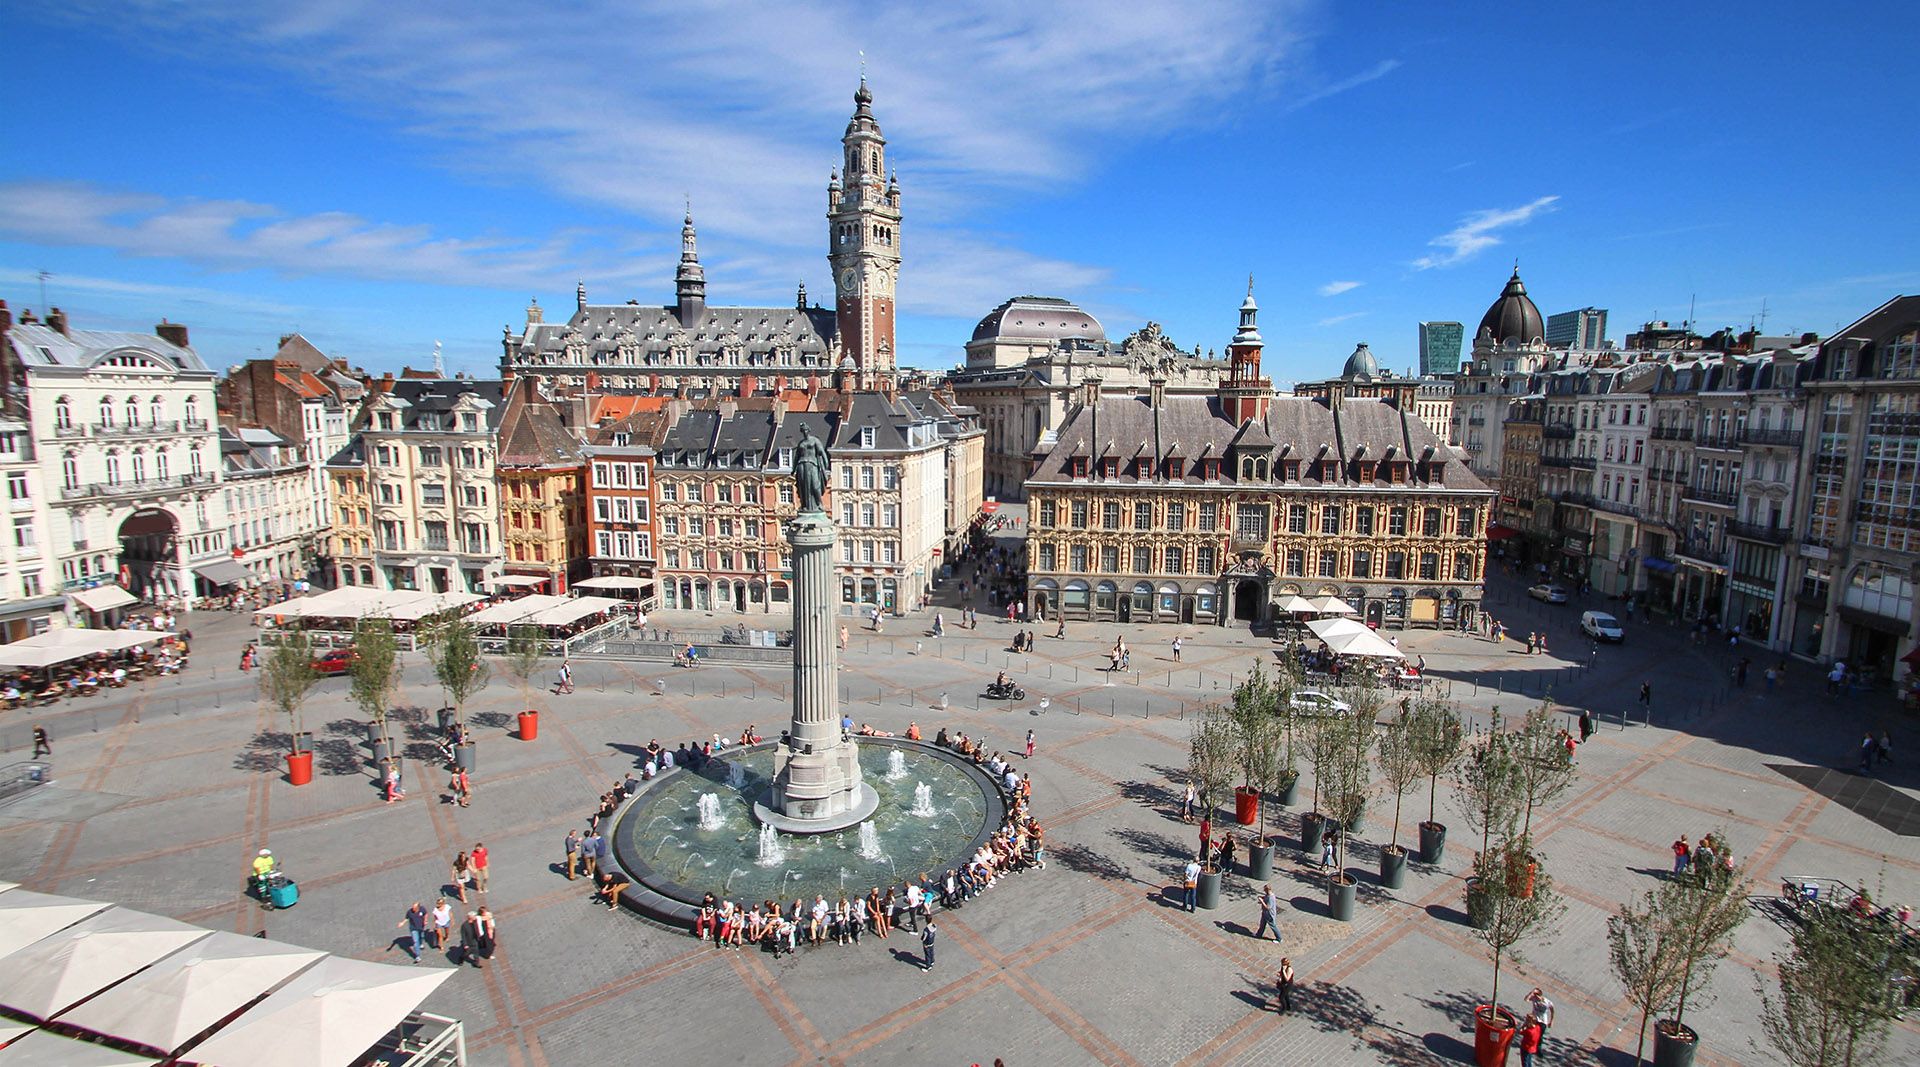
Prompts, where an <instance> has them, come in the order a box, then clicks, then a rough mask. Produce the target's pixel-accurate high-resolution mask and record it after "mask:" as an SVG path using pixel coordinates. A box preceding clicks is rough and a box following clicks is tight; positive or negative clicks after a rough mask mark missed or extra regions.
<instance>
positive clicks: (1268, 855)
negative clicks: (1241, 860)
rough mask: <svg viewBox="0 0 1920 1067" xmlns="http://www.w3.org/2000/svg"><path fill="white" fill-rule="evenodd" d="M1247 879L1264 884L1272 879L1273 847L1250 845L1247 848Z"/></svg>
mask: <svg viewBox="0 0 1920 1067" xmlns="http://www.w3.org/2000/svg"><path fill="white" fill-rule="evenodd" d="M1247 877H1248V878H1250V879H1252V880H1253V881H1256V882H1264V881H1266V880H1267V879H1269V878H1271V877H1273V846H1272V845H1250V846H1248V848H1247Z"/></svg>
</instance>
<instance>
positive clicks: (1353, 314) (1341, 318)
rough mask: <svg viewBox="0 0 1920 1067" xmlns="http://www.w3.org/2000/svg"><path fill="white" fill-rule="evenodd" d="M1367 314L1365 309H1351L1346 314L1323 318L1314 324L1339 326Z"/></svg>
mask: <svg viewBox="0 0 1920 1067" xmlns="http://www.w3.org/2000/svg"><path fill="white" fill-rule="evenodd" d="M1365 314H1366V312H1364V311H1349V312H1347V313H1346V314H1345V315H1334V316H1331V317H1329V318H1324V319H1321V320H1320V321H1319V322H1316V323H1314V325H1315V326H1338V325H1340V324H1341V323H1343V322H1352V321H1353V320H1354V319H1357V318H1359V317H1361V316H1362V315H1365Z"/></svg>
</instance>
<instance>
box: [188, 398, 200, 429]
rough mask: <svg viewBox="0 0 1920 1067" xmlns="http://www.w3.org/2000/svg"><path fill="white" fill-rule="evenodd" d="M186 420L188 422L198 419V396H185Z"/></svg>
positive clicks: (197, 420)
mask: <svg viewBox="0 0 1920 1067" xmlns="http://www.w3.org/2000/svg"><path fill="white" fill-rule="evenodd" d="M187 421H188V422H189V423H193V422H199V421H200V398H199V397H197V396H190V397H188V398H187Z"/></svg>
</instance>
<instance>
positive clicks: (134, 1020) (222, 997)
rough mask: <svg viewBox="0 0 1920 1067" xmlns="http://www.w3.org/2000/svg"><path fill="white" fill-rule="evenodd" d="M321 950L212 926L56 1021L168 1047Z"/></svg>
mask: <svg viewBox="0 0 1920 1067" xmlns="http://www.w3.org/2000/svg"><path fill="white" fill-rule="evenodd" d="M325 955H326V953H324V952H315V951H313V950H312V949H305V948H299V947H296V946H294V945H286V944H281V943H280V942H277V941H264V940H261V939H260V938H257V937H242V936H241V935H239V934H234V933H226V932H222V931H216V932H214V933H213V934H211V935H210V936H208V937H207V938H206V939H204V940H201V941H198V942H195V943H194V944H193V945H192V946H190V947H188V948H187V949H185V950H183V951H180V952H175V953H174V954H173V955H171V956H168V957H167V958H166V959H163V960H161V961H159V962H158V963H155V964H154V965H153V966H151V967H148V968H147V969H146V970H144V971H141V972H139V973H138V974H135V975H134V976H133V977H131V978H129V979H127V980H126V981H124V982H121V983H120V984H119V985H117V986H114V987H113V988H112V989H109V990H107V991H106V992H104V993H101V994H100V995H99V996H97V997H95V998H93V999H92V1000H89V1001H87V1002H86V1003H85V1004H82V1005H80V1006H79V1007H77V1008H74V1009H73V1010H71V1011H68V1012H67V1013H66V1014H64V1015H62V1016H60V1021H61V1022H63V1023H71V1024H73V1025H74V1026H81V1027H85V1028H86V1029H88V1030H91V1031H93V1032H94V1033H98V1034H112V1035H114V1036H115V1037H121V1038H125V1039H126V1040H128V1041H135V1042H138V1043H140V1044H142V1045H148V1046H150V1047H153V1048H160V1049H166V1050H168V1051H169V1052H171V1051H173V1050H175V1049H178V1048H179V1047H180V1046H181V1045H183V1044H185V1043H187V1042H188V1041H190V1040H192V1039H193V1037H194V1035H196V1034H198V1033H200V1032H201V1031H202V1030H205V1029H206V1028H207V1027H209V1026H212V1025H213V1024H214V1023H217V1022H219V1021H220V1020H221V1019H224V1018H226V1017H227V1016H229V1015H231V1014H233V1013H234V1012H236V1011H238V1010H240V1009H241V1008H242V1007H245V1006H246V1004H247V1003H248V1002H249V1001H251V1000H253V999H255V998H256V997H258V996H260V994H261V993H263V992H265V991H267V990H269V989H272V988H273V987H274V986H277V985H279V984H280V983H281V982H284V981H286V980H287V979H288V978H291V977H293V975H295V974H296V973H298V972H300V971H301V970H304V969H305V968H307V967H310V966H312V965H313V964H314V963H316V962H318V961H319V960H320V959H321V958H323V957H324V956H325Z"/></svg>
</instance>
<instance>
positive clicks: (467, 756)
mask: <svg viewBox="0 0 1920 1067" xmlns="http://www.w3.org/2000/svg"><path fill="white" fill-rule="evenodd" d="M453 765H454V766H455V767H458V768H460V769H461V770H463V771H466V772H467V773H468V774H472V773H473V771H474V768H475V766H476V763H475V760H474V755H473V742H471V741H469V742H467V743H466V744H464V745H461V746H460V747H459V748H456V749H454V750H453Z"/></svg>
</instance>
